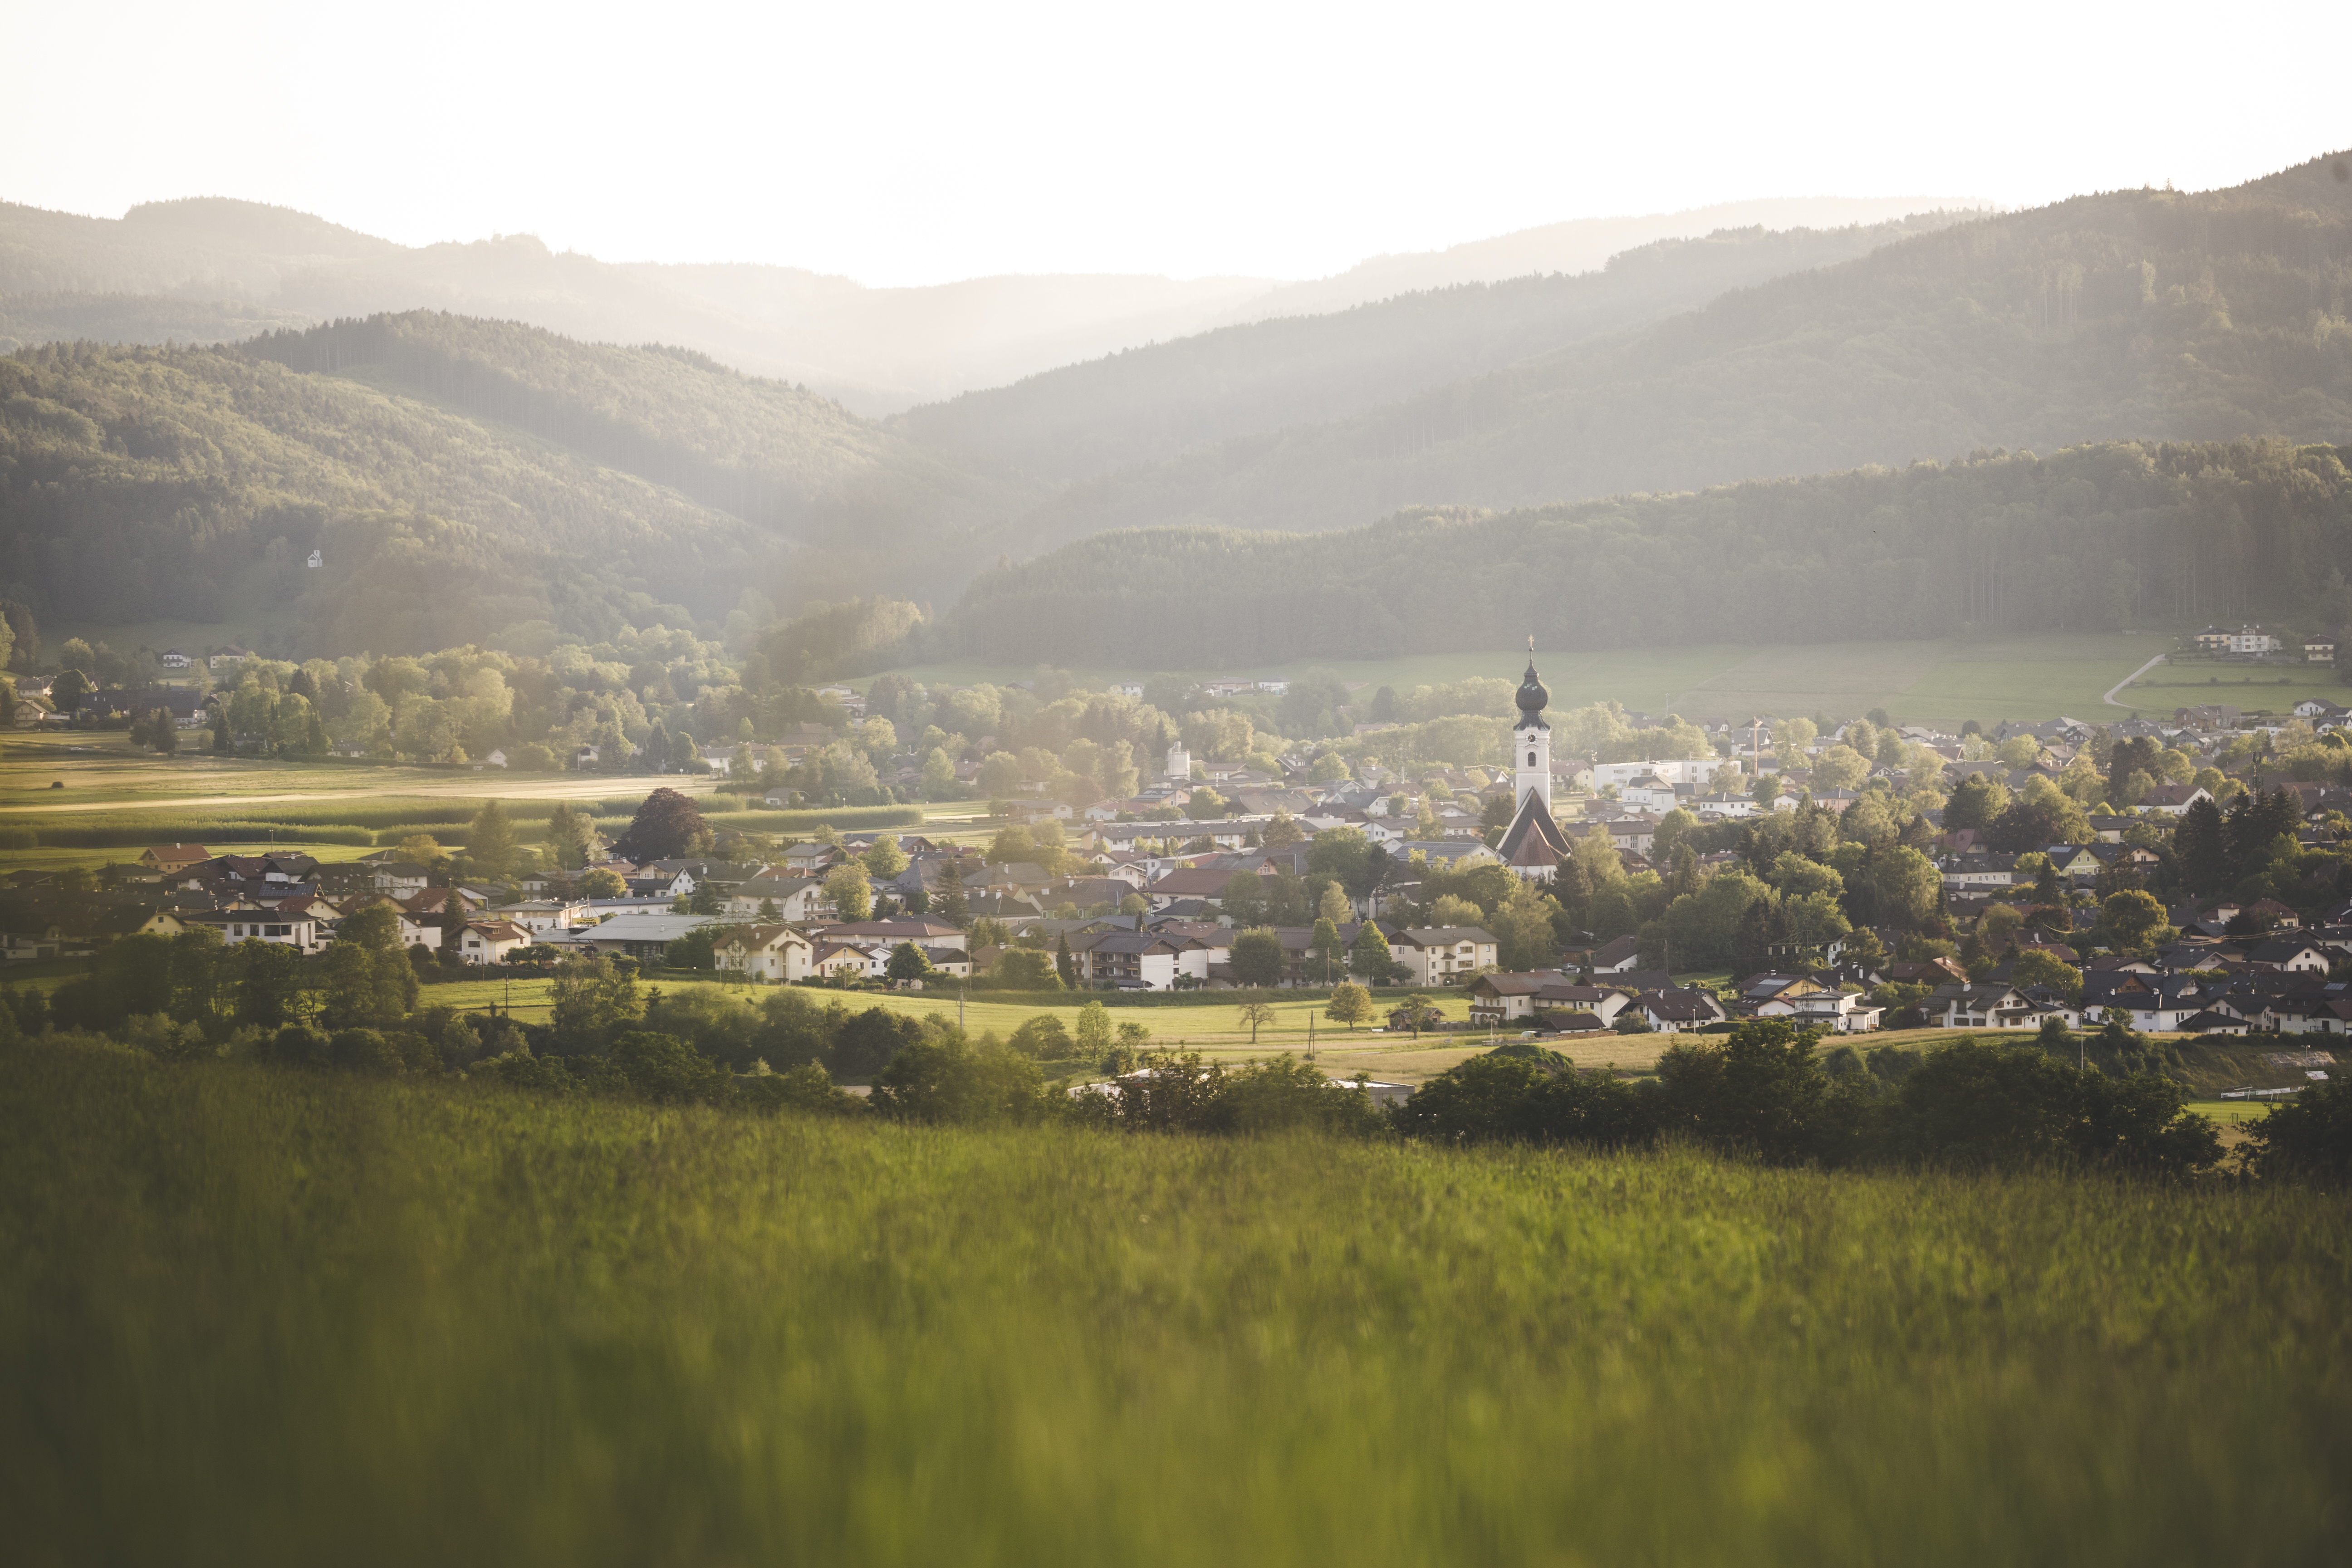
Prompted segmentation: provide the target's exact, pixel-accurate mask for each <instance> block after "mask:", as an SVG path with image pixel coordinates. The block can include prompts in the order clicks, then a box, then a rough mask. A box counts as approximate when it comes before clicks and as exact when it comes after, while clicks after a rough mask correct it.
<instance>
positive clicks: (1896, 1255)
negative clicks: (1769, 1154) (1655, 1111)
mask: <svg viewBox="0 0 2352 1568" xmlns="http://www.w3.org/2000/svg"><path fill="white" fill-rule="evenodd" d="M2347 1219H2352V1214H2347V1204H2346V1200H2345V1199H2344V1198H2343V1197H2341V1196H2336V1195H2327V1194H2318V1193H2315V1192H2312V1191H2309V1190H2297V1189H2294V1188H2271V1189H2267V1190H2266V1189H2262V1188H2252V1187H2242V1186H2237V1185H2234V1184H2213V1185H2211V1186H2209V1187H2200V1188H2168V1187H2157V1186H2141V1185H2133V1184H2111V1183H2107V1182H2103V1181H2088V1180H2081V1179H2068V1178H2063V1177H2057V1176H2034V1177H2011V1178H2006V1179H1976V1178H1964V1177H1957V1176H1942V1175H1903V1174H1878V1175H1855V1174H1837V1175H1825V1174H1820V1173H1808V1172H1795V1171H1769V1170H1762V1169H1757V1168H1751V1167H1748V1166H1745V1165H1742V1164H1738V1163H1727V1162H1723V1161H1718V1160H1715V1159H1711V1158H1705V1157H1701V1156H1698V1155H1696V1154H1692V1153H1688V1152H1667V1153H1664V1154H1659V1155H1643V1156H1628V1157H1606V1156H1595V1155H1587V1154H1576V1153H1559V1152H1532V1151H1520V1152H1512V1151H1508V1150H1499V1151H1472V1152H1451V1151H1447V1150H1443V1149H1431V1148H1423V1147H1416V1146H1412V1145H1397V1144H1383V1145H1362V1144H1345V1143H1332V1142H1313V1141H1305V1140H1301V1141H1289V1140H1268V1141H1250V1140H1241V1139H1234V1140H1223V1141H1218V1140H1200V1139H1187V1138H1174V1137H1153V1136H1148V1135H1132V1136H1129V1137H1126V1138H1121V1137H1120V1136H1119V1135H1117V1134H1106V1133H1085V1132H1081V1131H1076V1130H1071V1129H1060V1128H1055V1129H1028V1130H1023V1129H1009V1130H1004V1131H943V1130H925V1129H920V1128H904V1127H893V1126H864V1125H854V1124H846V1123H842V1122H836V1121H823V1122H814V1121H793V1120H783V1121H763V1120H758V1119H754V1118H750V1117H745V1116H740V1115H734V1114H730V1113H726V1112H717V1111H701V1110H696V1111H677V1110H667V1111H666V1110H656V1109H652V1108H647V1107H642V1106H634V1105H629V1104H623V1103H614V1102H603V1101H578V1102H545V1101H539V1100H531V1099H528V1098H518V1097H513V1096H510V1095H509V1094H507V1093H505V1092H502V1091H496V1090H488V1089H481V1088H479V1087H478V1086H470V1087H469V1086H466V1085H456V1086H448V1085H440V1086H436V1085H400V1084H384V1083H372V1082H367V1081H363V1080H355V1079H321V1078H313V1077H308V1076H303V1075H299V1074H296V1073H292V1072H282V1073H272V1072H271V1071H269V1070H268V1069H262V1068H242V1067H235V1066H228V1065H223V1064H215V1065H213V1066H210V1067H205V1068H168V1067H163V1066H159V1065H156V1064H153V1063H152V1062H149V1061H147V1060H144V1059H142V1058H137V1057H133V1056H130V1055H113V1054H79V1053H74V1052H71V1051H68V1050H60V1049H56V1048H52V1047H33V1048H27V1049H20V1050H18V1051H16V1052H15V1053H13V1054H12V1055H11V1057H10V1058H9V1059H8V1061H7V1063H6V1071H5V1073H0V1248H5V1255H6V1256H7V1257H8V1258H9V1260H10V1266H9V1267H8V1268H6V1269H5V1270H0V1453H5V1455H6V1456H7V1463H6V1464H5V1465H0V1512H5V1518H6V1519H7V1521H8V1524H7V1536H8V1542H9V1554H10V1557H11V1559H12V1560H13V1561H16V1562H19V1563H26V1564H30V1565H36V1568H48V1565H51V1564H67V1563H93V1562H120V1563H161V1562H170V1563H190V1564H223V1565H228V1564H235V1565H236V1568H265V1565H268V1564H277V1563H288V1564H295V1563H299V1564H309V1563H318V1562H322V1561H334V1562H339V1563H360V1564H369V1563H386V1564H401V1565H404V1568H405V1565H407V1564H413V1563H422V1562H466V1563H573V1564H597V1563H613V1564H629V1565H631V1568H635V1565H637V1564H644V1563H681V1564H684V1563H693V1564H711V1563H775V1562H793V1563H856V1564H861V1565H871V1568H887V1565H889V1564H899V1563H904V1564H921V1565H923V1568H933V1565H936V1564H940V1563H974V1564H988V1563H1001V1564H1008V1565H1010V1564H1026V1563H1122V1564H1147V1565H1156V1564H1202V1565H1210V1564H1213V1565H1216V1568H1225V1565H1228V1564H1233V1563H1249V1564H1253V1565H1279V1564H1286V1563H1298V1564H1307V1565H1313V1568H1324V1565H1327V1564H1330V1563H1375V1564H1386V1563H1399V1564H1429V1563H1463V1564H1475V1565H1477V1568H1495V1565H1507V1564H1518V1563H1529V1564H1533V1563H1544V1564H1554V1563H1596V1564H1599V1563H1608V1564H1648V1563H1657V1564H1675V1565H1678V1568H1679V1565H1687V1564H1710V1563H1721V1564H1743V1565H1745V1564H1757V1563H1790V1564H1802V1565H1804V1568H1818V1565H1821V1564H1857V1565H1860V1564H1868V1565H1871V1568H1878V1565H1881V1564H1885V1563H1893V1562H1899V1563H1922V1564H1943V1563H1951V1564H1965V1565H1966V1568H1981V1565H1982V1564H1985V1563H2075V1562H2091V1563H2157V1564H2170V1563H2182V1564H2199V1565H2203V1564H2210V1563H2322V1562H2328V1561H2333V1560H2336V1557H2337V1555H2338V1552H2339V1550H2340V1546H2341V1531H2342V1529H2343V1521H2342V1517H2341V1515H2342V1510H2343V1509H2344V1508H2345V1506H2346V1493H2345V1481H2344V1477H2345V1474H2346V1462H2347V1458H2352V1452H2347V1449H2352V1436H2347V1434H2352V1422H2347V1415H2352V1329H2348V1328H2347V1318H2346V1316H2345V1314H2344V1311H2343V1303H2344V1300H2345V1299H2346V1291H2347V1285H2352V1225H2347Z"/></svg>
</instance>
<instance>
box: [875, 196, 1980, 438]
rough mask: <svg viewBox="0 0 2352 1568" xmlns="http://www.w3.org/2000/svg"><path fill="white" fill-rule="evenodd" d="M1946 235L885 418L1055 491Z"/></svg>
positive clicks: (1161, 359)
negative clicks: (1784, 277) (1787, 276)
mask: <svg viewBox="0 0 2352 1568" xmlns="http://www.w3.org/2000/svg"><path fill="white" fill-rule="evenodd" d="M1952 221H1954V218H1953V217H1948V216H1944V215H1940V214H1929V215H1923V216H1916V217H1913V218H1907V219H1905V220H1902V221H1899V222H1892V223H1882V224H1875V225H1872V226H1867V227H1864V226H1853V227H1848V228H1840V229H1830V230H1812V229H1793V230H1781V231H1773V230H1768V229H1764V228H1746V229H1734V230H1725V231H1721V232H1717V233H1715V234H1712V235H1709V236H1707V237H1704V238H1698V239H1667V240H1661V241H1658V242H1656V243H1654V244H1651V245H1646V246H1643V247H1640V248H1638V249H1634V250H1629V251H1625V252H1623V253H1621V254H1620V255H1618V256H1615V257H1613V258H1611V259H1610V260H1609V262H1608V263H1607V265H1606V266H1605V267H1604V268H1601V269H1598V270H1594V271H1591V272H1585V273H1580V274H1577V275H1574V276H1565V275H1559V274H1554V275H1550V276H1531V277H1526V278H1518V279H1511V280H1509V281H1507V282H1498V283H1467V284H1463V285H1459V286H1457V287H1454V288H1448V289H1429V290H1424V291H1422V292H1418V293H1409V294H1401V295H1398V296H1396V297H1394V298H1392V299H1388V300H1381V301H1380V302H1379V303H1377V304H1367V305H1360V306H1357V307H1355V308H1354V309H1352V310H1340V311H1338V312H1335V313H1333V314H1329V315H1319V316H1285V317H1278V318H1275V319H1273V320H1268V321H1256V322H1253V323H1251V324H1248V325H1245V326H1234V327H1226V328H1223V329H1222V330H1220V331H1213V332H1203V333H1201V334H1199V335H1197V336H1194V337H1188V338H1181V339H1179V340H1177V341H1175V342H1163V343H1155V344H1152V345H1151V346H1150V347H1148V348H1139V349H1129V350H1127V351H1125V352H1124V353H1116V354H1112V355H1110V356H1109V357H1108V358H1105V359H1098V360H1094V361H1092V362H1089V363H1085V364H1076V365H1070V366H1067V367H1066V368H1064V369H1061V370H1055V371H1048V372H1046V373H1045V374H1042V375H1034V376H1031V377H1029V378H1028V379H1027V380H1025V381H1022V382H1018V383H1015V384H1013V385H1011V386H1006V387H999V388H996V389H994V390H992V391H987V392H972V393H966V394H965V395H962V396H961V397H958V398H955V399H953V400H952V401H950V402H947V403H938V404H931V405H927V406H925V407H921V408H917V409H914V410H911V411H909V412H908V413H907V414H905V415H902V416H899V417H898V419H897V420H896V421H894V423H895V424H896V425H897V426H898V428H900V429H903V430H904V431H906V432H907V434H908V435H909V436H912V437H915V438H916V439H917V440H919V441H921V442H924V443H926V444H927V445H930V446H934V447H940V448H942V449H945V450H949V451H954V452H961V453H965V454H970V455H976V456H985V457H986V458H991V459H992V460H994V461H997V462H1000V463H1003V464H1006V465H1008V466H1009V467H1011V468H1013V469H1015V470H1017V471H1018V472H1020V473H1022V474H1024V475H1026V476H1028V477H1030V478H1032V479H1038V480H1041V481H1045V482H1050V483H1066V482H1068V481H1070V480H1073V479H1087V478H1089V477H1092V476H1094V475H1097V474H1103V473H1108V472H1111V471H1113V470H1115V469H1118V468H1128V467H1130V466H1132V465H1135V464H1139V463H1145V462H1153V461H1158V460H1160V459H1162V458H1171V457H1173V456H1175V455H1176V454H1177V453H1179V452H1181V451H1182V450H1183V449H1185V448H1186V447H1194V446H1198V445H1201V444H1202V443H1203V442H1212V441H1222V440H1223V439H1225V438H1227V437H1234V436H1242V435H1247V434H1249V433H1251V432H1254V431H1265V430H1273V429H1278V428H1280V427H1282V426H1289V425H1298V424H1305V423H1309V422H1314V421H1319V420H1328V419H1337V418H1340V417H1343V416H1348V415H1351V414H1357V413H1360V412H1362V411H1363V410H1365V409H1368V408H1372V407H1376V406H1378V405H1381V404H1385V403H1391V402H1394V401H1396V400H1398V399H1401V398H1405V397H1410V396H1412V395H1414V394H1416V393H1419V392H1422V391H1423V390H1425V389H1427V388H1429V387H1431V386H1434V385H1438V384H1443V383H1446V382H1452V381H1456V380H1459V379H1461V378H1462V377H1464V376H1468V375H1475V374H1481V373H1483V372H1486V371H1491V370H1494V369H1496V368H1498V367H1500V366H1503V365H1507V364H1511V363H1517V362H1518V361H1520V360H1524V359H1529V358H1533V357H1537V356H1540V355H1543V354H1547V353H1551V352H1553V351H1555V350H1558V349H1560V348H1564V347H1566V346H1568V345H1570V344H1572V343H1578V342H1585V341H1588V340H1590V339H1592V338H1596V337H1599V336H1601V335H1602V334H1605V333H1609V332H1615V331H1622V330H1624V329H1626V328H1628V327H1633V326H1638V325H1641V324H1643V323H1645V322H1648V321H1655V320H1657V319H1658V318H1659V317H1661V316H1664V315H1668V314H1672V313H1674V312H1676V311H1681V310H1690V309H1693V308H1694V307H1696V306H1698V305H1701V304H1704V303H1706V301H1707V300H1711V299H1713V298H1715V297H1716V296H1717V294H1720V293H1722V292H1724V291H1725V290H1726V289H1734V288H1738V287H1741V286H1743V285H1746V284H1750V283H1755V282H1759V281H1760V280H1762V279H1767V278H1773V277H1778V276H1780V274H1782V273H1786V272H1794V271H1801V270H1803V269H1805V268H1813V267H1822V266H1827V265H1830V264H1832V263H1834V262H1839V261H1844V260H1848V259H1851V258H1853V257H1857V256H1862V255H1865V254H1867V253H1868V252H1870V251H1871V250H1874V249H1875V248H1876V247H1879V246H1881V245H1885V244H1887V243H1888V242H1890V241H1892V240H1895V239H1900V238H1902V237H1906V236H1907V235H1912V234H1923V233H1930V232H1933V231H1934V230H1936V229H1938V228H1942V227H1946V226H1948V225H1949V224H1950V223H1951V222H1952Z"/></svg>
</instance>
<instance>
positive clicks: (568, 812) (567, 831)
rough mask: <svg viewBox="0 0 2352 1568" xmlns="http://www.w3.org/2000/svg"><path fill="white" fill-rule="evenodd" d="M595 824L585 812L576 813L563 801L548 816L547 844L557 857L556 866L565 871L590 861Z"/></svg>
mask: <svg viewBox="0 0 2352 1568" xmlns="http://www.w3.org/2000/svg"><path fill="white" fill-rule="evenodd" d="M594 831H595V824H594V823H593V820H592V819H591V818H590V817H589V816H588V815H587V814H586V813H585V812H580V811H574V810H572V807H570V806H569V805H564V804H563V803H562V802H561V801H559V802H557V803H556V805H555V809H554V810H552V811H551V812H549V813H548V814H547V843H548V847H549V848H551V850H552V851H553V852H554V855H555V864H556V865H557V867H559V868H562V869H563V870H567V871H568V870H572V869H573V868H576V867H579V866H583V865H585V864H586V863H587V860H588V841H589V837H590V836H591V835H592V834H593V833H594Z"/></svg>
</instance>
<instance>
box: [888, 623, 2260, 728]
mask: <svg viewBox="0 0 2352 1568" xmlns="http://www.w3.org/2000/svg"><path fill="white" fill-rule="evenodd" d="M2171 646H2172V639H2171V638H2170V637H2157V636H2148V635H2142V636H2134V635H2130V634H2122V635H2115V636H2062V635H2052V636H2046V637H1989V638H1986V639H1984V640H1982V641H1974V642H1960V641H1955V640H1944V641H1934V642H1867V643H1864V642H1853V643H1819V644H1810V645H1807V644H1799V645H1791V646H1786V647H1780V646H1773V647H1759V646H1756V645H1753V644H1725V643H1710V644H1699V645H1693V646H1681V645H1676V644H1672V643H1662V644H1661V645H1660V646H1656V647H1641V648H1622V649H1612V650H1609V651H1606V652H1598V653H1594V652H1570V653H1559V652H1542V651H1539V652H1538V655H1537V663H1538V666H1539V667H1540V668H1541V669H1542V671H1543V677H1544V682H1545V684H1546V685H1547V686H1548V687H1549V689H1550V690H1551V700H1552V706H1553V707H1555V708H1574V707H1579V706H1580V705H1582V704H1585V703H1589V702H1600V701H1604V700H1613V701H1616V702H1621V703H1622V704H1624V705H1625V706H1626V707H1627V708H1631V709H1635V710H1643V711H1649V712H1657V711H1664V710H1672V711H1674V712H1678V713H1680V714H1682V715H1683V716H1684V717H1685V718H1686V719H1711V720H1723V719H1733V720H1738V719H1746V718H1748V717H1750V716H1752V715H1755V714H1758V713H1776V714H1783V715H1794V714H1808V715H1810V714H1812V713H1815V712H1819V711H1826V712H1828V713H1829V714H1831V715H1832V716H1833V717H1841V718H1846V717H1858V716H1859V715H1861V714H1863V713H1864V712H1867V711H1868V710H1871V709H1873V708H1884V709H1885V710H1887V711H1888V712H1889V713H1891V714H1893V715H1894V716H1895V718H1896V719H1898V720H1900V721H1903V722H1906V723H1922V724H1944V725H1948V726H1952V727H1954V728H1957V727H1958V725H1959V724H1960V723H1961V722H1963V721H1966V720H1969V719H1979V720H1982V721H1984V722H1985V723H1986V724H1987V725H1990V724H1992V723H1994V722H1995V721H1999V720H2001V719H2025V720H2034V721H2040V720H2043V719H2053V718H2056V717H2057V716H2058V715H2059V714H2061V713H2068V714H2072V715H2074V716H2075V717H2078V718H2084V717H2098V716H2100V715H2102V714H2104V715H2106V716H2108V717H2120V715H2119V714H2117V713H2116V710H2113V709H2109V708H2106V707H2105V705H2104V703H2103V702H2102V698H2103V697H2104V696H2105V693H2106V691H2107V689H2109V688H2110V687H2112V686H2114V685H2115V683H2116V681H2118V680H2121V679H2124V677H2126V676H2127V675H2129V674H2130V673H2131V672H2132V671H2134V670H2135V669H2137V668H2139V667H2140V666H2141V665H2143V664H2145V663H2147V660H2148V659H2149V658H2153V657H2154V656H2155V655H2157V654H2159V653H2162V652H2164V651H2165V650H2166V649H2168V647H2171ZM1526 663H1527V653H1526V650H1525V649H1523V648H1508V647H1506V648H1501V649H1497V650H1496V651H1494V652H1490V653H1455V654H1431V655H1424V656H1419V657H1412V658H1393V659H1330V660H1308V661H1304V662H1298V663H1293V664H1286V665H1275V666H1268V667H1267V668H1264V669H1256V668H1253V669H1249V670H1183V671H1177V672H1173V673H1179V674H1183V675H1188V676H1195V677H1199V678H1202V679H1208V678H1211V677H1213V676H1218V675H1227V676H1238V675H1249V676H1253V677H1255V678H1257V679H1276V678H1278V677H1286V676H1296V675H1299V674H1301V673H1303V672H1304V671H1305V670H1307V668H1310V666H1319V667H1320V668H1328V669H1331V670H1333V671H1335V672H1337V673H1338V674H1339V676H1340V677H1341V678H1342V679H1346V680H1349V681H1350V682H1355V681H1361V682H1364V683H1366V684H1368V685H1370V686H1374V687H1378V686H1393V687H1396V688H1397V689H1400V690H1404V689H1410V688H1412V687H1414V686H1419V685H1423V684H1435V683H1438V682H1442V681H1450V680H1462V679H1468V678H1470V677H1472V676H1491V677H1498V678H1503V679H1517V675H1518V672H1519V670H1520V669H1521V668H1523V667H1524V666H1525V665H1526ZM902 673H905V674H907V675H910V676H912V677H914V678H915V679H918V680H922V681H926V682H945V683H947V684H950V685H970V684H971V683H974V682H977V681H983V680H985V681H995V682H1003V681H1010V680H1025V679H1030V678H1031V677H1032V676H1034V674H1035V673H1036V672H1035V671H1034V670H1033V669H1023V668H1013V667H1009V666H1003V667H1000V666H991V665H979V664H931V665H919V666H914V667H910V668H908V669H906V670H905V671H903V672H902ZM1072 673H1073V674H1075V675H1076V677H1077V678H1078V679H1079V680H1080V681H1081V683H1083V684H1087V685H1101V684H1103V683H1106V682H1108V681H1111V680H1141V679H1145V678H1146V677H1148V676H1149V675H1150V674H1152V673H1153V672H1152V671H1151V670H1150V669H1146V668H1131V669H1116V670H1114V669H1080V670H1076V671H1073V672H1072ZM2195 700H2198V699H2195V698H2189V697H2184V698H2182V699H2180V701H2182V702H2187V701H2195ZM2241 705H2242V706H2243V704H2241ZM2171 706H2176V707H2177V706H2179V703H2178V702H2176V703H2173V704H2171Z"/></svg>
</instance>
